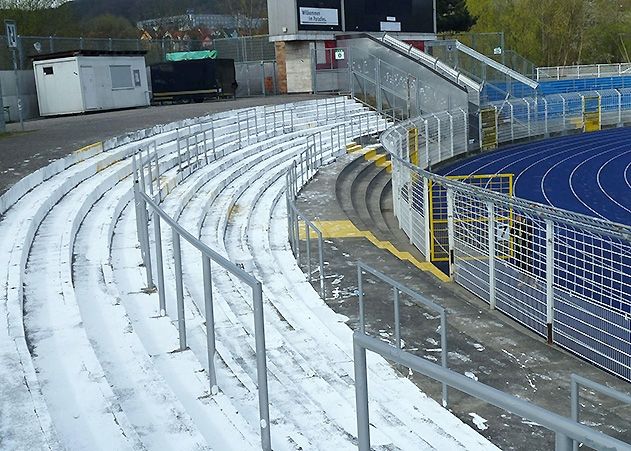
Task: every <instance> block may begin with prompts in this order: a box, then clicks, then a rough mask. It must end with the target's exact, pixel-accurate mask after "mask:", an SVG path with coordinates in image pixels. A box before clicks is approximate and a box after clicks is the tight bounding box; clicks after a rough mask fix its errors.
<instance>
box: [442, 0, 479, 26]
mask: <svg viewBox="0 0 631 451" xmlns="http://www.w3.org/2000/svg"><path fill="white" fill-rule="evenodd" d="M436 21H437V26H438V31H439V32H444V31H469V30H470V29H471V27H472V26H473V25H474V24H475V21H476V19H475V18H474V17H473V16H472V15H471V13H469V9H468V8H467V4H466V1H465V0H438V2H437V3H436Z"/></svg>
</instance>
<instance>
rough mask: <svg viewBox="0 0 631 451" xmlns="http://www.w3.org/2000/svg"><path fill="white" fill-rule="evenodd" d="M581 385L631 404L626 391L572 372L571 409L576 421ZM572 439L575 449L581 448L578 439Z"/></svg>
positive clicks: (573, 418) (578, 418)
mask: <svg viewBox="0 0 631 451" xmlns="http://www.w3.org/2000/svg"><path fill="white" fill-rule="evenodd" d="M581 386H583V387H585V388H589V389H591V390H594V391H595V392H597V393H601V394H603V395H605V396H608V397H610V398H613V399H615V400H617V401H620V402H623V403H625V404H628V405H631V396H629V395H627V394H625V393H622V392H619V391H618V390H614V389H613V388H610V387H607V386H606V385H603V384H599V383H598V382H594V381H592V380H590V379H587V378H585V377H582V376H579V375H578V374H572V375H571V376H570V392H571V409H570V410H571V415H572V420H574V421H575V422H576V423H578V422H579V421H580V408H581V406H580V403H579V398H580V393H579V389H580V388H581ZM571 441H572V442H573V443H574V445H573V449H574V451H577V450H578V448H579V444H578V442H577V441H576V440H571Z"/></svg>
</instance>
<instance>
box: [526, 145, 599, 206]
mask: <svg viewBox="0 0 631 451" xmlns="http://www.w3.org/2000/svg"><path fill="white" fill-rule="evenodd" d="M579 149H580V148H579ZM598 149H605V152H607V151H609V150H608V146H605V145H601V146H596V147H590V148H589V149H585V150H583V151H581V152H575V153H573V154H572V155H570V156H569V157H566V158H564V159H562V160H559V161H557V162H556V163H554V164H553V165H552V166H550V167H549V168H548V170H547V171H546V172H545V173H544V174H543V177H542V178H541V183H540V184H539V186H540V188H541V193H542V194H543V197H544V199H545V200H546V202H547V203H548V205H550V206H552V207H556V205H554V204H553V203H552V202H551V201H550V198H549V197H548V195H547V194H546V189H545V181H546V178H547V177H548V176H549V175H550V174H551V173H552V172H553V171H554V170H555V168H557V167H558V166H559V165H561V164H562V163H565V162H566V161H568V160H571V159H572V158H574V157H577V156H579V155H584V154H586V153H588V152H590V151H594V150H598ZM573 150H577V149H576V148H575V149H573ZM544 160H545V159H544ZM541 161H543V160H539V161H537V162H536V163H533V165H536V164H538V163H540V162H541ZM522 174H523V172H522ZM568 184H570V178H568ZM571 188H572V186H571V185H570V189H571ZM572 193H573V194H574V196H576V194H575V193H574V191H573V190H572ZM577 199H578V198H577ZM578 200H579V202H581V203H582V201H581V200H580V199H578ZM588 208H589V207H588Z"/></svg>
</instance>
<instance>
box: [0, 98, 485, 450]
mask: <svg viewBox="0 0 631 451" xmlns="http://www.w3.org/2000/svg"><path fill="white" fill-rule="evenodd" d="M371 118H374V121H371V120H370V119H371ZM364 121H365V122H364ZM343 124H346V126H343ZM360 124H363V125H360ZM386 125H387V124H386V122H385V121H384V120H381V119H379V118H378V115H376V114H375V113H372V112H368V111H366V110H365V109H364V108H363V107H362V106H361V105H360V104H358V103H356V102H354V101H349V100H347V99H345V98H341V97H340V98H335V99H328V100H326V101H324V102H322V101H320V102H315V101H312V102H304V103H298V104H295V105H291V104H289V105H284V106H280V107H275V108H274V109H273V110H269V109H268V110H266V109H265V108H255V109H250V110H244V111H233V112H229V113H220V114H217V115H214V116H212V117H205V118H200V119H198V120H189V121H184V122H181V123H174V124H169V125H166V126H160V127H158V126H157V127H155V128H153V129H149V130H143V131H139V132H138V133H135V134H131V135H128V136H124V137H119V138H115V139H112V140H110V141H107V142H105V143H102V144H98V145H94V146H91V147H88V148H85V149H82V150H81V151H78V152H75V153H74V154H72V155H71V156H69V157H67V158H65V159H63V160H59V161H57V162H55V163H52V164H51V165H49V166H47V167H45V168H43V169H42V170H40V171H37V172H36V173H33V174H32V175H30V176H28V177H26V178H25V179H23V180H22V181H21V182H19V183H18V184H16V185H14V186H13V187H12V188H11V189H10V190H9V191H7V193H5V195H3V196H2V198H1V203H0V205H2V210H1V211H2V214H3V216H2V221H1V222H0V229H1V231H2V235H3V236H5V237H7V236H11V237H12V239H11V240H3V241H2V248H1V249H0V254H1V255H2V274H3V275H4V276H3V279H4V280H3V284H2V287H3V289H2V292H1V293H0V294H1V299H2V303H1V305H2V307H3V310H4V312H3V315H2V318H3V320H4V321H5V325H4V327H3V328H2V331H3V334H4V336H3V338H2V341H1V342H2V357H3V362H4V363H3V365H2V368H1V371H2V381H3V397H4V398H3V408H10V409H11V415H10V416H9V417H4V418H3V421H2V433H1V434H0V435H1V437H2V447H5V448H9V449H20V448H21V449H44V448H46V449H60V448H65V447H69V448H84V449H86V448H89V449H98V448H100V447H107V448H110V449H111V448H112V447H115V448H117V449H135V448H146V449H166V448H171V449H206V448H211V449H222V450H224V449H239V450H243V449H255V448H258V447H259V446H261V445H260V444H259V440H260V437H259V434H260V432H261V431H264V430H265V429H267V430H269V428H270V427H272V428H273V429H274V433H273V434H272V443H273V448H274V449H279V450H282V449H295V447H302V448H303V449H315V448H319V449H349V448H353V447H355V446H356V445H355V440H356V439H355V438H354V437H355V419H354V416H353V414H352V412H353V407H352V405H353V401H354V386H353V379H352V376H351V374H352V370H351V369H352V340H351V330H350V329H349V328H348V327H347V326H346V325H345V324H343V321H341V320H340V318H338V317H337V316H336V315H335V314H333V313H332V312H331V311H330V310H329V309H328V308H327V307H326V305H324V304H323V303H322V302H321V301H320V300H319V298H318V296H317V294H316V293H315V291H313V290H312V289H310V288H309V289H307V287H308V284H307V283H306V282H305V281H304V278H303V276H302V273H301V272H300V270H299V268H298V267H297V266H296V265H295V261H294V260H293V258H292V257H291V253H290V250H289V249H288V245H287V239H286V219H284V218H283V216H284V214H285V213H283V208H284V206H285V204H284V203H283V202H279V199H280V198H281V194H282V192H283V190H284V180H283V177H282V175H283V174H284V170H285V169H286V168H287V167H288V165H289V164H291V162H292V161H293V159H294V158H295V157H296V155H297V154H298V153H299V152H300V151H301V150H303V149H304V146H305V145H306V142H305V136H306V135H308V134H311V133H313V132H314V131H317V130H327V131H328V130H330V129H331V128H332V127H334V126H337V127H338V130H344V132H342V133H343V135H342V137H341V138H340V139H341V141H339V140H338V141H336V142H343V146H342V151H343V150H344V149H345V144H346V142H348V141H349V140H351V139H352V136H353V133H372V132H376V131H379V130H383V129H384V128H385V126H386ZM360 127H363V128H362V129H361V130H362V131H361V132H360V131H359V130H360ZM211 143H213V144H214V145H211ZM326 147H328V149H329V151H328V152H327V155H328V156H327V157H326V158H333V155H334V152H335V149H336V147H335V146H334V144H333V142H330V143H328V144H326ZM137 154H138V155H140V158H142V156H143V155H145V160H142V159H140V160H139V161H140V162H141V163H147V161H151V162H152V164H153V166H150V167H151V168H152V169H151V170H149V169H148V168H147V170H146V171H144V172H143V174H144V175H143V177H144V178H146V180H147V181H148V182H149V183H148V184H147V185H145V186H150V184H151V182H152V181H153V182H154V183H156V187H158V186H159V187H160V191H159V193H160V196H162V197H163V199H164V200H163V203H162V208H163V209H164V211H165V212H167V213H168V214H169V215H171V216H172V217H173V218H176V219H177V221H179V222H180V223H182V224H183V225H185V227H187V228H190V230H191V232H192V234H193V235H194V236H196V237H201V238H202V239H204V241H207V242H209V243H211V244H212V245H214V246H215V248H216V249H217V252H219V253H220V254H221V255H224V256H225V257H226V258H229V259H231V260H233V261H235V262H237V263H240V264H241V266H242V267H244V268H246V269H247V270H248V271H251V272H252V273H254V274H256V275H257V276H258V277H259V278H260V279H261V280H262V283H263V296H264V302H265V310H266V316H265V327H266V338H267V359H268V365H269V367H268V368H269V385H270V388H271V390H270V394H271V396H270V399H269V401H270V405H269V408H270V413H271V416H270V423H268V424H265V423H262V422H260V418H259V409H258V407H259V405H258V404H257V402H256V397H257V396H256V394H257V392H258V391H259V388H260V379H257V375H256V365H255V361H256V357H255V346H254V342H253V341H254V340H253V335H254V331H253V326H252V323H251V320H252V315H251V309H252V305H251V304H250V302H249V301H248V295H247V293H246V291H245V290H246V288H245V287H244V286H243V285H242V284H241V283H240V282H239V281H238V280H236V279H235V278H234V277H232V276H231V275H230V274H229V273H228V272H226V270H225V268H221V267H219V266H218V265H213V269H212V274H213V291H212V293H213V297H214V301H215V303H216V308H215V312H214V315H215V316H214V317H215V325H216V327H215V331H216V335H217V360H216V371H217V374H216V377H217V384H218V386H219V388H220V390H219V389H217V387H216V386H212V384H210V380H209V376H208V373H207V371H208V370H207V368H208V363H209V362H208V359H207V354H206V343H207V335H206V333H207V330H206V326H205V317H204V314H203V311H204V309H203V307H202V306H203V297H204V294H203V293H202V292H201V291H203V289H204V287H202V286H201V284H200V280H203V279H200V277H201V276H200V274H199V265H198V262H199V260H198V259H197V258H195V256H194V254H193V253H192V252H189V251H190V248H188V247H187V246H188V244H187V243H182V250H183V251H184V252H183V253H182V254H181V255H182V257H183V258H182V260H181V261H180V263H181V267H182V274H183V278H182V279H180V280H183V285H178V276H177V274H178V268H177V266H178V260H177V259H176V260H171V259H170V258H165V260H164V262H165V267H164V269H165V272H164V277H165V281H166V282H165V283H166V288H165V292H166V293H165V294H166V300H165V305H164V307H165V311H166V312H161V311H160V303H159V296H160V294H159V293H156V292H155V291H153V290H145V289H144V288H146V280H145V270H146V269H147V263H148V262H147V261H146V260H145V266H143V264H142V262H143V260H142V253H141V252H139V248H138V245H137V239H138V237H137V234H136V231H137V229H136V225H137V220H138V219H141V218H137V217H135V211H134V208H133V190H132V187H133V184H132V183H131V174H132V157H133V156H134V155H137ZM147 155H150V158H149V159H147V157H146V156H147ZM153 171H159V172H153ZM158 174H159V175H158ZM155 193H156V194H158V191H156V192H155ZM167 232H168V229H167V228H164V229H163V237H162V242H163V244H164V249H165V255H174V254H173V252H174V251H175V249H176V246H177V244H176V243H175V241H171V240H174V239H175V238H174V237H175V235H172V234H170V233H167ZM141 243H142V239H141ZM178 244H179V243H178ZM141 247H142V246H141ZM153 258H154V259H155V258H156V256H155V254H154V257H153ZM288 260H290V263H289V264H288ZM291 262H293V264H292V263H291ZM173 265H175V266H173ZM153 267H154V268H156V262H155V261H154V262H153ZM180 290H181V291H180ZM178 293H185V295H184V296H183V300H184V304H183V309H181V310H180V308H181V307H182V306H180V305H177V303H176V299H179V297H178V296H179V295H178ZM164 313H167V314H168V315H172V316H166V315H164ZM184 321H186V334H187V338H188V340H187V344H186V347H185V348H184V349H183V350H179V346H178V345H179V344H181V342H180V341H179V339H181V335H180V336H178V332H179V331H181V329H180V330H179V331H178V328H177V327H174V326H179V325H180V324H183V322H184ZM204 368H205V369H206V370H203V369H204ZM370 368H371V372H372V374H373V377H375V378H377V379H380V380H382V381H383V384H384V385H382V390H381V391H380V393H379V394H376V398H375V399H376V401H378V402H376V404H375V410H374V413H373V417H372V421H373V424H374V426H375V430H376V431H377V433H376V435H375V443H376V444H378V445H379V446H382V447H393V446H394V447H399V448H403V449H405V448H409V447H410V446H412V447H415V448H418V447H433V448H444V447H450V448H451V447H455V448H460V449H472V448H475V449H494V447H493V446H492V445H491V444H490V443H488V442H487V441H485V440H484V439H483V438H482V437H480V436H478V435H477V434H476V433H474V432H473V431H472V430H471V429H470V428H469V427H468V426H465V425H464V424H463V423H461V422H459V421H458V420H457V419H456V418H455V417H453V416H451V414H449V413H448V412H447V411H445V410H443V409H442V408H441V407H440V406H438V404H436V403H435V402H434V401H431V400H429V399H428V398H426V397H424V396H423V395H422V394H421V393H420V392H419V391H418V389H417V388H416V387H414V386H413V385H412V383H411V382H409V381H407V380H405V379H400V378H398V377H396V376H395V374H394V371H393V370H392V369H391V368H390V367H389V365H387V363H386V362H385V361H383V360H381V359H378V358H376V359H371V364H370ZM412 400H414V402H413V403H410V401H412ZM403 401H404V402H403ZM412 406H416V407H414V408H412ZM418 406H423V407H422V408H419V407H418ZM420 424H423V425H424V426H423V427H422V428H418V427H417V426H418V425H420ZM413 425H414V426H413ZM263 443H264V442H263ZM263 446H264V447H266V446H265V443H264V444H263Z"/></svg>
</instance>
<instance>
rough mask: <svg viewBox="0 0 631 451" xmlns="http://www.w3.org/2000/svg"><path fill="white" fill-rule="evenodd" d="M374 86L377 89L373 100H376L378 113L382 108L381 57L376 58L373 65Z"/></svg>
mask: <svg viewBox="0 0 631 451" xmlns="http://www.w3.org/2000/svg"><path fill="white" fill-rule="evenodd" d="M375 81H376V83H375V88H376V90H377V92H376V94H377V95H376V96H375V101H376V102H377V112H378V113H380V112H381V110H382V107H383V105H382V100H381V59H379V58H377V64H376V65H375Z"/></svg>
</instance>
